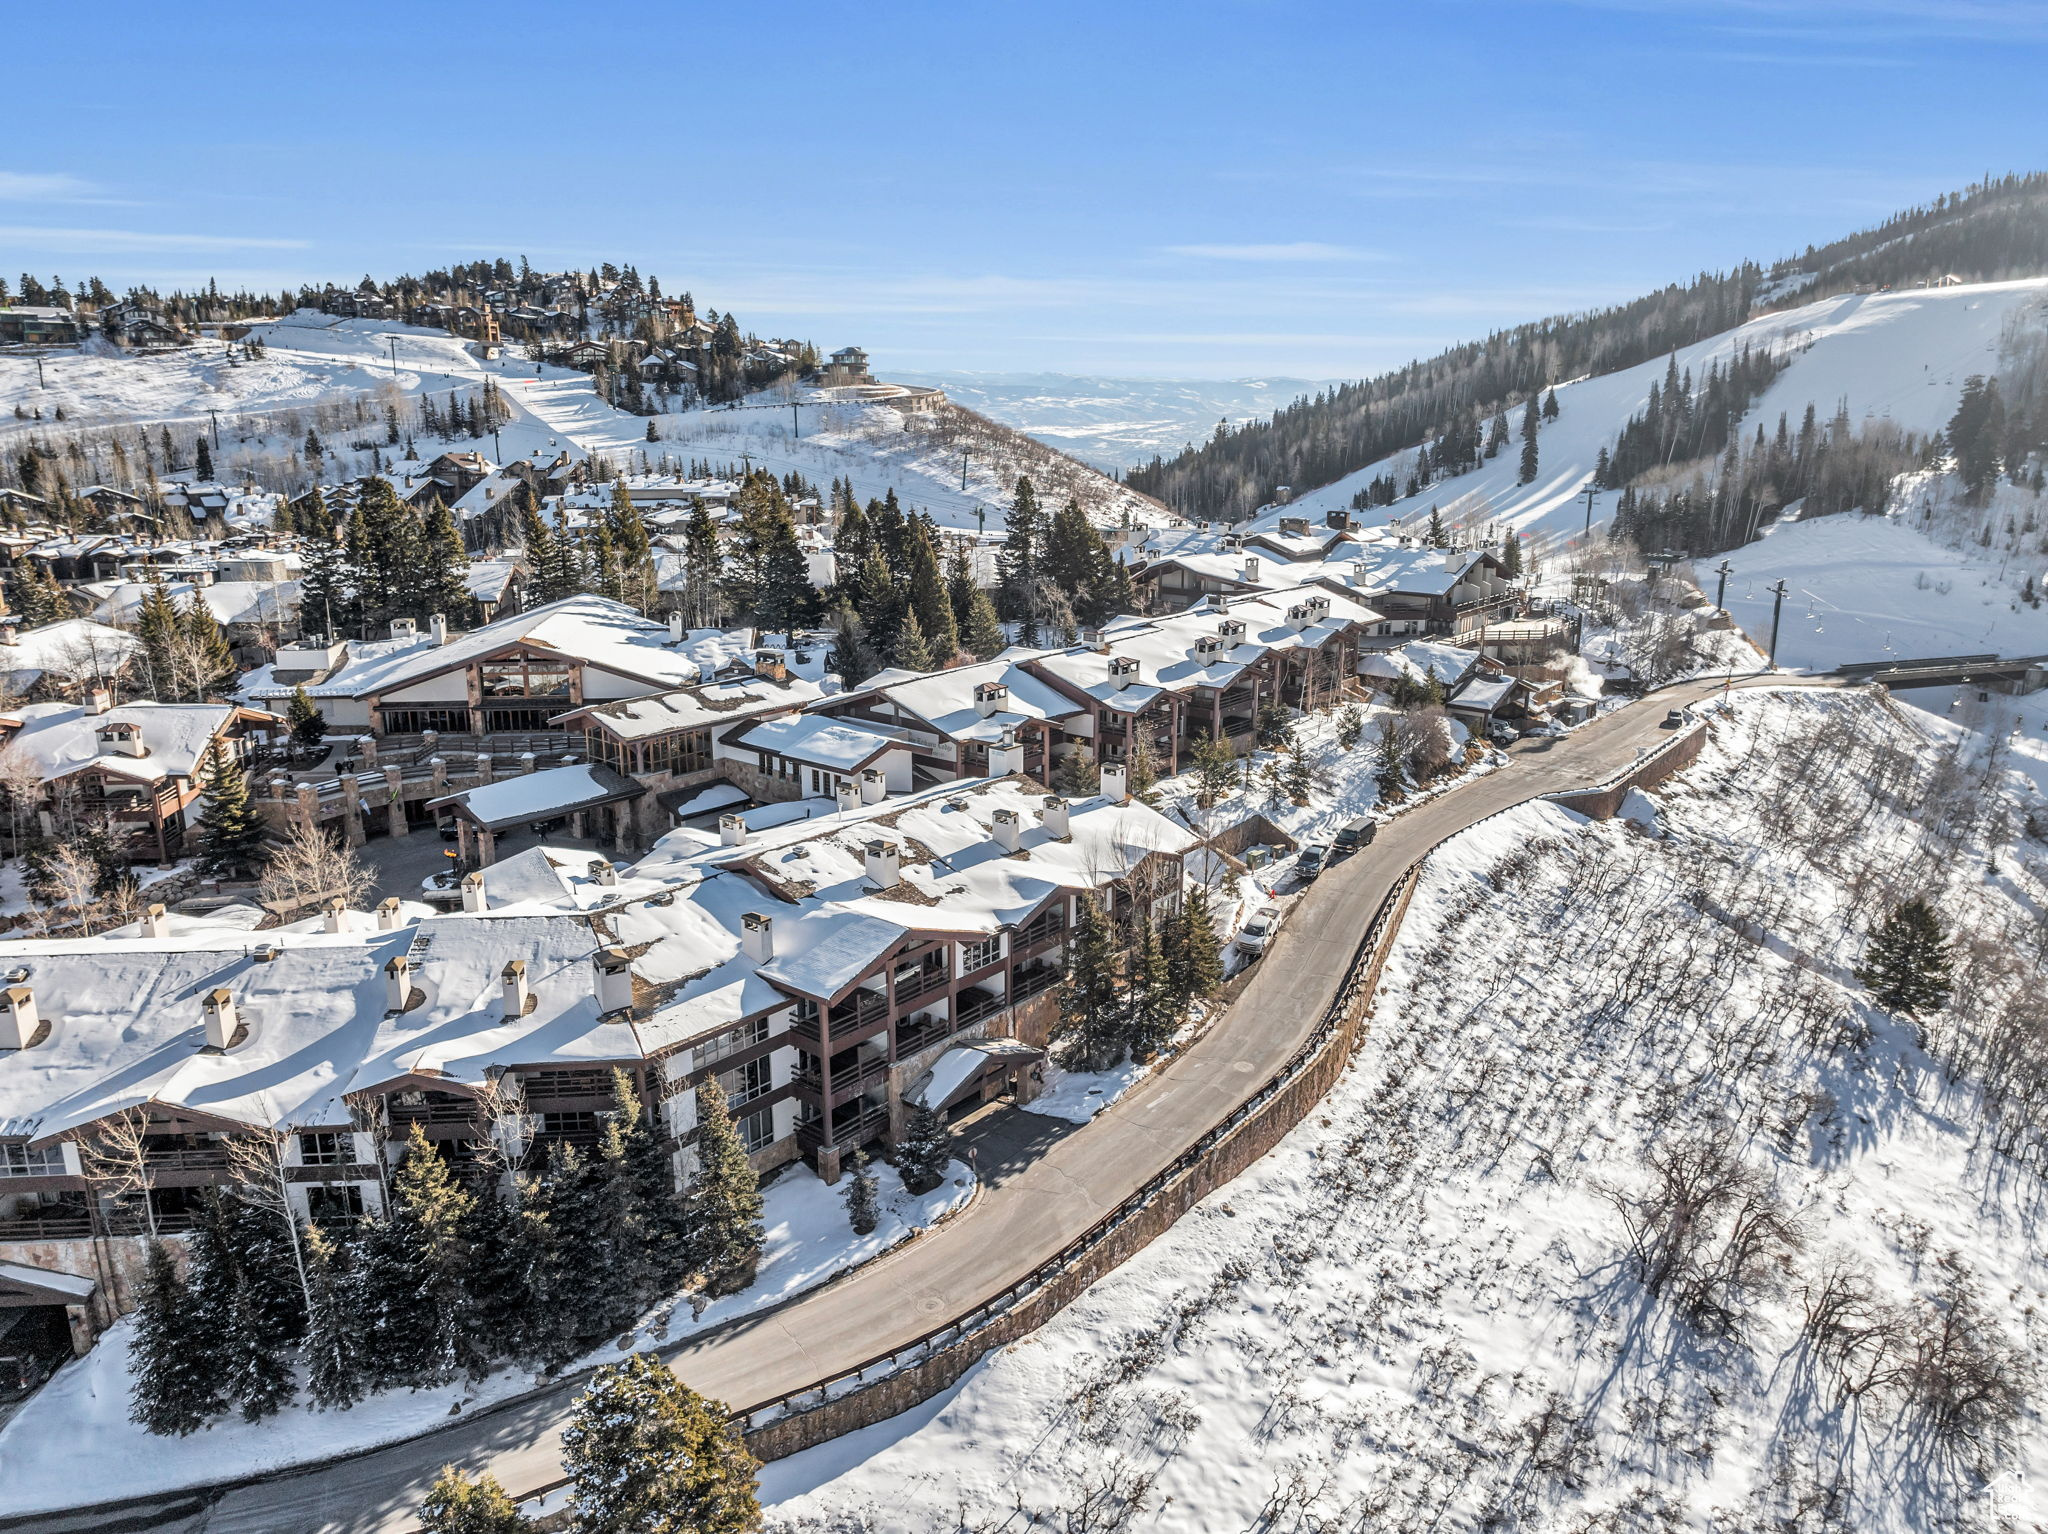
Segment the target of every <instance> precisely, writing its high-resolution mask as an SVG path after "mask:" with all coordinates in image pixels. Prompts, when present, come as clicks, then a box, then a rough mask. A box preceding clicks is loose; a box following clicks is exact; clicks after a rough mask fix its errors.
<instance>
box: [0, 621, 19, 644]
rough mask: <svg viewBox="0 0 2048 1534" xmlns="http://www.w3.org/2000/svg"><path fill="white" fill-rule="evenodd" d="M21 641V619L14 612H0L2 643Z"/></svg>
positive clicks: (0, 637) (0, 638)
mask: <svg viewBox="0 0 2048 1534" xmlns="http://www.w3.org/2000/svg"><path fill="white" fill-rule="evenodd" d="M20 642H21V619H19V618H17V617H16V616H15V615H14V614H13V613H0V644H6V645H11V644H19V643H20Z"/></svg>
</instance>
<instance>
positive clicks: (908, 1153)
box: [896, 1103, 953, 1194]
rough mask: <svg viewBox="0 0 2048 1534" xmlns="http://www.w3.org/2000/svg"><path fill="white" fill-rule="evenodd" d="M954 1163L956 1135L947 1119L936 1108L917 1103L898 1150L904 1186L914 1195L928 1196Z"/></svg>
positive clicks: (912, 1109)
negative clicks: (954, 1140)
mask: <svg viewBox="0 0 2048 1534" xmlns="http://www.w3.org/2000/svg"><path fill="white" fill-rule="evenodd" d="M952 1164H953V1134H952V1131H951V1130H949V1129H948V1128H947V1127H946V1116H945V1114H943V1113H941V1112H939V1111H938V1110H937V1109H936V1108H927V1107H925V1106H924V1104H922V1103H918V1104H916V1105H915V1106H913V1107H912V1108H911V1110H910V1118H909V1120H908V1121H907V1122H906V1123H905V1124H904V1126H903V1140H902V1143H901V1144H899V1145H898V1146H897V1147H896V1171H897V1175H899V1176H900V1177H902V1179H903V1186H904V1187H905V1188H906V1189H908V1190H909V1191H910V1192H912V1193H917V1194H922V1193H929V1192H931V1191H932V1189H934V1188H936V1187H937V1186H938V1185H939V1184H940V1183H941V1182H943V1181H944V1180H945V1177H946V1168H947V1167H949V1166H951V1165H952Z"/></svg>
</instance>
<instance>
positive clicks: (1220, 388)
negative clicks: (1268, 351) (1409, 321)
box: [888, 368, 1324, 469]
mask: <svg viewBox="0 0 2048 1534" xmlns="http://www.w3.org/2000/svg"><path fill="white" fill-rule="evenodd" d="M888 378H889V380H890V382H892V383H908V384H925V385H929V386H932V387H936V388H941V389H944V390H945V391H946V393H947V394H948V395H949V396H951V397H952V398H953V399H955V400H957V401H959V402H960V403H961V404H963V405H965V406H966V407H967V408H968V409H970V410H978V411H980V412H981V413H982V414H983V415H985V416H988V417H990V418H991V419H993V420H997V421H1000V422H1002V423H1003V424H1004V425H1005V426H1014V427H1016V428H1017V429H1018V430H1019V431H1022V432H1026V433H1028V434H1029V435H1031V436H1034V437H1036V438H1038V440H1039V441H1041V442H1043V443H1045V444H1047V445H1048V446H1050V447H1055V448H1058V449H1059V450H1060V451H1061V452H1063V453H1067V454H1070V455H1072V456H1073V457H1075V458H1078V459H1080V460H1081V461H1082V462H1084V463H1090V464H1094V465H1095V466H1096V467H1097V468H1102V469H1123V468H1128V467H1130V466H1131V465H1132V464H1138V463H1147V462H1150V461H1151V459H1152V458H1153V457H1154V456H1155V455H1157V456H1163V457H1169V458H1170V457H1172V456H1173V455H1174V454H1175V453H1178V452H1179V451H1180V450H1181V449H1182V448H1183V447H1185V446H1187V445H1189V444H1191V443H1200V442H1202V441H1204V440H1205V439H1206V438H1207V437H1208V436H1209V435H1210V434H1211V433H1212V432H1214V431H1215V430H1216V423H1217V422H1218V421H1222V420H1228V421H1230V422H1231V423H1233V424H1236V423H1238V422H1241V421H1245V420H1250V419H1253V418H1257V417H1264V416H1269V415H1271V414H1272V413H1273V412H1274V411H1275V410H1277V409H1279V408H1280V407H1281V406H1283V405H1286V404H1289V403H1290V402H1292V401H1293V400H1295V399H1298V398H1300V397H1301V396H1302V395H1304V394H1313V393H1315V392H1316V390H1318V389H1320V388H1322V387H1324V384H1323V383H1322V382H1320V381H1318V380H1316V379H1309V378H1229V379H1216V378H1193V379H1190V378H1095V377H1089V376H1085V375H1080V374H1073V373H976V372H952V373H904V372H899V371H897V370H896V369H893V368H891V369H889V370H888Z"/></svg>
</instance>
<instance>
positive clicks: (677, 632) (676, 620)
mask: <svg viewBox="0 0 2048 1534" xmlns="http://www.w3.org/2000/svg"><path fill="white" fill-rule="evenodd" d="M668 641H669V643H670V644H681V643H682V642H683V615H682V614H681V613H678V612H671V613H670V614H669V615H668Z"/></svg>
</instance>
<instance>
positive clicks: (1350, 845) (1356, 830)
mask: <svg viewBox="0 0 2048 1534" xmlns="http://www.w3.org/2000/svg"><path fill="white" fill-rule="evenodd" d="M1379 828H1380V826H1379V822H1378V821H1376V820H1368V819H1366V818H1365V817H1364V816H1363V815H1361V816H1359V817H1358V819H1356V820H1350V821H1346V822H1345V823H1344V827H1343V829H1342V830H1340V831H1338V833H1337V839H1336V840H1335V841H1333V842H1332V843H1330V851H1331V852H1332V854H1334V855H1335V856H1337V857H1340V858H1341V857H1347V856H1349V855H1350V854H1351V853H1354V852H1356V851H1357V850H1358V849H1359V848H1360V847H1370V846H1371V845H1372V839H1373V834H1374V833H1375V832H1377V831H1378V830H1379Z"/></svg>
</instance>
